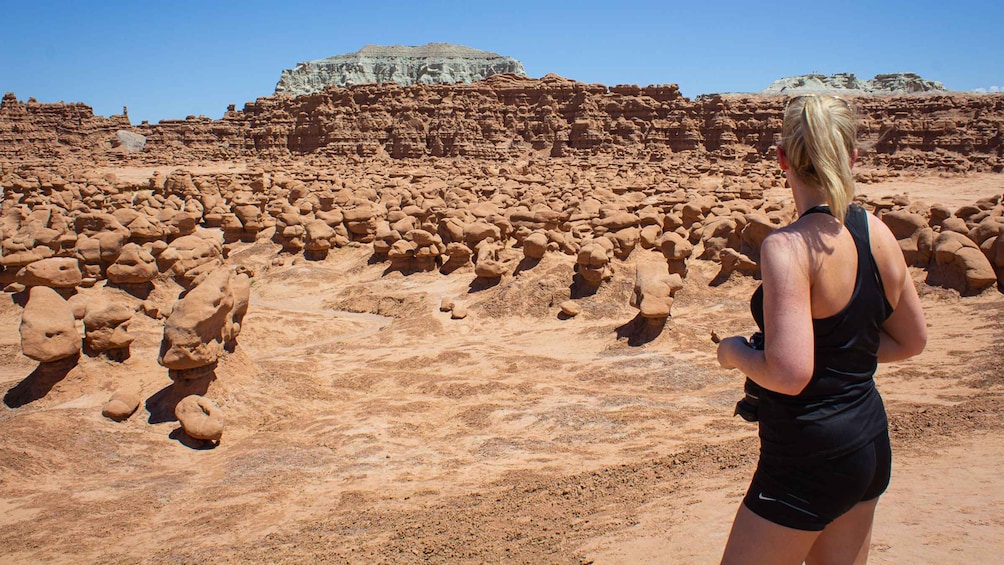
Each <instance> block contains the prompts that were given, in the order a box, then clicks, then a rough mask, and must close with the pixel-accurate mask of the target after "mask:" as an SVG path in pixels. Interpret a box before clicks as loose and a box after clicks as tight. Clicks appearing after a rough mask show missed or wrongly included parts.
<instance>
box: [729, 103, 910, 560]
mask: <svg viewBox="0 0 1004 565" xmlns="http://www.w3.org/2000/svg"><path fill="white" fill-rule="evenodd" d="M856 134H857V124H856V118H855V116H854V112H853V110H852V109H851V107H850V106H849V104H848V103H847V102H845V101H844V100H842V99H839V98H836V97H832V96H804V97H798V98H794V99H792V100H791V101H790V102H789V103H788V106H787V108H786V109H785V113H784V125H783V129H782V139H781V143H780V146H779V147H778V150H777V153H778V161H779V163H780V166H781V169H782V170H783V171H784V172H785V174H786V176H787V179H788V184H789V185H790V187H791V191H792V195H793V196H794V200H795V207H796V208H797V211H798V214H799V218H798V220H796V221H795V222H794V223H792V224H791V225H789V226H787V227H785V228H782V229H779V230H777V231H775V232H774V233H772V234H771V235H770V236H768V237H767V239H765V240H764V242H763V245H762V246H761V248H760V257H761V271H762V273H763V284H762V285H761V286H760V288H758V289H757V291H756V293H754V295H753V299H752V300H751V304H750V309H751V310H752V312H753V316H754V318H755V319H756V321H757V324H758V326H759V327H760V329H761V332H762V336H758V337H761V339H757V340H754V341H753V342H752V343H751V342H750V341H748V340H746V339H745V338H743V337H730V338H727V339H724V340H722V342H721V343H720V344H719V346H718V361H719V363H721V365H722V367H724V368H727V369H731V368H736V369H739V370H740V371H742V372H743V373H744V374H745V375H746V376H747V377H748V384H747V392H748V396H747V398H746V400H745V401H744V402H741V403H740V405H741V406H740V407H737V411H741V412H744V414H743V415H744V417H747V418H750V419H757V420H758V421H759V427H760V433H759V435H760V446H761V449H760V461H759V463H758V465H757V470H756V473H755V474H754V476H753V480H752V482H751V484H750V487H749V490H748V492H747V494H746V497H745V499H744V500H743V503H742V505H741V506H740V507H739V511H738V513H737V514H736V517H735V521H734V522H733V524H732V531H731V533H730V535H729V541H728V544H727V545H726V547H725V554H724V556H723V558H722V563H743V564H746V565H748V564H754V563H792V564H797V563H802V562H803V561H804V562H806V563H809V564H814V563H864V562H865V561H866V560H867V558H868V546H869V543H870V539H871V529H872V520H873V517H874V513H875V506H876V504H877V502H878V497H879V495H881V494H882V492H884V491H885V488H886V486H887V485H888V484H889V476H890V469H891V451H890V448H889V434H888V427H887V421H886V414H885V408H884V406H883V404H882V399H881V398H880V397H879V394H878V391H877V390H876V389H875V384H874V381H873V380H872V377H873V375H874V373H875V369H876V365H877V363H879V362H887V361H895V360H900V359H905V358H907V357H911V356H913V355H917V354H918V353H920V352H921V351H922V350H923V349H924V346H925V345H926V343H927V329H926V324H925V322H924V314H923V312H922V310H921V307H920V299H919V298H918V296H917V291H916V289H915V288H914V285H913V281H912V279H911V278H910V274H909V271H908V270H907V267H906V263H905V261H904V260H903V254H902V252H901V251H900V248H899V246H898V244H897V243H896V239H895V237H893V235H892V233H891V232H890V231H889V230H888V229H887V228H886V227H885V225H884V224H883V223H882V221H881V220H879V219H878V218H876V217H875V216H873V215H871V214H869V213H867V212H865V211H864V210H863V209H862V208H860V207H858V206H856V205H852V204H851V201H852V199H853V197H854V177H853V174H852V173H851V167H852V165H853V164H854V161H855V159H856V158H857V149H856V147H855V140H856Z"/></svg>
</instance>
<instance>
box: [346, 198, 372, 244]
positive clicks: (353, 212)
mask: <svg viewBox="0 0 1004 565" xmlns="http://www.w3.org/2000/svg"><path fill="white" fill-rule="evenodd" d="M376 213H377V211H376V209H374V207H373V206H371V205H363V206H357V207H355V208H350V209H348V210H343V211H342V214H343V215H344V218H345V227H346V228H348V231H349V234H350V235H351V237H352V239H354V240H356V241H360V242H362V243H369V242H371V241H373V237H374V234H376V226H377V221H376V218H375V217H376Z"/></svg>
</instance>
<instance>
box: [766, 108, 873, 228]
mask: <svg viewBox="0 0 1004 565" xmlns="http://www.w3.org/2000/svg"><path fill="white" fill-rule="evenodd" d="M856 138H857V124H856V119H855V116H854V112H853V111H852V110H851V108H850V106H849V105H848V104H847V102H845V101H844V100H841V99H840V98H835V97H833V96H800V97H797V98H793V99H792V100H791V102H789V104H788V108H787V109H786V110H785V113H784V126H783V128H782V132H781V147H782V149H784V152H785V155H787V157H788V161H789V163H790V164H791V168H792V170H793V171H794V172H795V174H797V175H798V176H799V177H801V178H803V179H805V180H807V181H809V182H810V183H811V184H814V185H816V186H818V187H819V189H820V190H821V191H822V192H823V195H824V196H825V198H826V201H827V203H828V204H829V205H830V211H831V212H832V214H833V216H834V217H835V218H837V219H838V220H840V222H841V223H843V221H844V217H845V216H846V215H847V207H848V206H850V203H851V201H852V200H853V199H854V174H853V173H852V172H851V159H852V157H853V155H854V145H855V140H856Z"/></svg>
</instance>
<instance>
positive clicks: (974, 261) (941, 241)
mask: <svg viewBox="0 0 1004 565" xmlns="http://www.w3.org/2000/svg"><path fill="white" fill-rule="evenodd" d="M995 282H997V275H996V273H995V272H994V268H993V266H992V265H991V264H990V261H989V260H988V259H987V258H986V256H985V255H984V254H983V252H982V250H980V248H979V247H977V246H976V244H975V243H973V241H972V240H971V239H969V238H968V237H966V236H964V235H962V234H960V233H956V232H951V231H947V232H941V234H940V235H938V237H937V239H935V241H934V263H933V264H932V265H931V266H930V268H929V270H928V283H930V284H936V285H940V286H944V287H948V288H954V289H955V290H958V291H959V292H960V293H962V294H964V295H970V294H977V293H979V292H980V291H982V290H983V289H985V288H987V287H988V286H991V285H993V284H994V283H995Z"/></svg>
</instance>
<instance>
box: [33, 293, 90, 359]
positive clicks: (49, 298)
mask: <svg viewBox="0 0 1004 565" xmlns="http://www.w3.org/2000/svg"><path fill="white" fill-rule="evenodd" d="M73 321H74V318H73V311H72V310H71V309H70V306H69V304H67V303H66V301H65V300H63V297H62V296H60V295H58V294H56V291H54V290H52V289H51V288H49V287H46V286H35V287H32V288H31V290H30V291H29V296H28V303H27V304H26V305H25V307H24V312H23V313H22V314H21V328H20V332H21V351H23V352H24V354H25V356H26V357H30V358H32V359H34V360H36V361H39V362H42V363H51V362H53V361H59V360H61V359H67V358H70V357H73V356H75V355H77V354H78V353H80V334H78V333H77V329H76V327H75V326H74V323H73Z"/></svg>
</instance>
